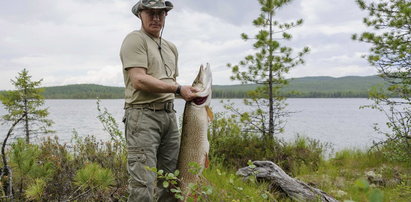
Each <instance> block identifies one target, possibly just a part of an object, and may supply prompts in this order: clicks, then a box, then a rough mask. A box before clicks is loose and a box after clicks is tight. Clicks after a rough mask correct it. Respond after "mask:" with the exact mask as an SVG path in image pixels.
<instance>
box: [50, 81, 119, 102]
mask: <svg viewBox="0 0 411 202" xmlns="http://www.w3.org/2000/svg"><path fill="white" fill-rule="evenodd" d="M44 97H46V99H96V98H97V97H98V98H100V99H117V98H123V97H124V88H123V87H112V86H102V85H96V84H73V85H66V86H53V87H45V88H44Z"/></svg>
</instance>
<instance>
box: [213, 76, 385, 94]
mask: <svg viewBox="0 0 411 202" xmlns="http://www.w3.org/2000/svg"><path fill="white" fill-rule="evenodd" d="M384 85H385V81H384V80H383V79H382V78H380V77H378V76H363V77H361V76H346V77H339V78H334V77H328V76H317V77H302V78H294V79H290V80H289V84H288V85H287V86H286V87H284V89H283V90H282V92H283V95H284V96H286V97H293V98H315V97H317V98H318V97H322V98H331V97H335V98H339V97H341V98H342V97H346V98H348V97H351V98H355V97H364V98H366V97H368V92H369V90H370V89H371V88H372V87H375V86H384ZM257 86H258V85H256V84H250V85H229V86H218V85H216V86H213V87H214V88H213V95H214V94H215V97H234V98H243V97H245V96H246V93H245V92H246V91H249V90H252V89H255V88H256V87H257Z"/></svg>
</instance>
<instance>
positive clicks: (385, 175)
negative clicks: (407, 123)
mask: <svg viewBox="0 0 411 202" xmlns="http://www.w3.org/2000/svg"><path fill="white" fill-rule="evenodd" d="M245 166H247V165H244V167H245ZM301 169H302V170H301V171H299V172H300V173H302V174H300V175H297V176H295V178H297V179H299V180H301V181H303V182H306V183H308V184H309V185H311V186H314V187H316V188H319V189H321V190H323V191H325V192H326V193H327V194H329V195H331V196H333V197H334V198H336V199H337V200H340V201H345V200H352V201H399V202H402V201H404V202H406V201H407V202H408V201H410V200H411V170H410V168H409V166H408V165H406V164H398V163H395V162H389V161H387V160H386V159H385V158H384V155H383V154H382V153H380V152H366V151H362V150H348V149H347V150H343V151H340V152H337V153H336V154H335V157H333V158H331V159H329V160H325V161H323V162H322V163H321V164H320V165H319V168H318V170H316V171H312V170H310V169H306V168H305V167H304V166H302V167H301ZM369 171H373V172H375V173H376V174H378V175H381V177H382V179H383V180H384V183H385V184H384V185H376V184H372V183H370V182H368V181H367V177H366V172H369ZM235 172H236V170H235V169H227V168H225V167H224V166H222V165H221V164H219V163H218V162H212V165H211V167H210V168H208V169H206V170H205V171H204V173H203V175H204V177H205V180H203V183H205V184H206V185H209V186H211V187H212V188H213V192H212V194H211V195H209V196H208V197H207V198H206V199H205V200H206V201H290V199H288V198H282V197H281V195H280V194H279V193H269V192H268V187H269V184H268V183H257V182H256V181H255V180H254V179H253V178H250V179H248V180H244V179H243V178H242V177H239V176H236V175H235ZM395 180H398V181H396V182H395Z"/></svg>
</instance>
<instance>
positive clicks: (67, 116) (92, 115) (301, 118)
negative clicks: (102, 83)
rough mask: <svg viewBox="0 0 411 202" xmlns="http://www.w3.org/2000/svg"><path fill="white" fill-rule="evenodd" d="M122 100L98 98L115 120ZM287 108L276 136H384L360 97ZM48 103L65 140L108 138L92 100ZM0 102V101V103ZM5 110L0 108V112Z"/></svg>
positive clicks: (348, 140)
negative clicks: (376, 129) (281, 129)
mask: <svg viewBox="0 0 411 202" xmlns="http://www.w3.org/2000/svg"><path fill="white" fill-rule="evenodd" d="M231 101H233V102H235V103H236V106H240V107H241V106H244V104H242V100H241V99H232V100H231ZM123 102H124V101H123V100H122V99H113V100H101V106H102V107H105V108H107V110H108V112H110V113H111V114H112V115H113V117H114V118H115V119H116V120H117V122H118V123H119V125H120V127H121V129H123V128H124V125H123V124H122V122H121V119H122V117H123ZM286 102H287V103H288V106H287V110H288V111H292V112H295V113H292V114H291V116H290V117H288V118H287V124H286V126H285V132H284V134H281V135H280V136H281V137H283V138H285V139H286V140H293V139H294V138H295V137H296V135H297V134H299V135H301V136H307V137H311V138H315V139H318V140H320V141H321V142H328V143H331V144H332V145H333V146H334V149H335V151H338V150H341V149H344V148H365V147H367V146H369V145H371V144H372V141H373V140H381V139H383V138H384V137H382V136H381V135H378V134H377V133H376V132H375V131H374V129H373V125H374V123H378V124H380V125H381V126H384V125H385V124H384V123H385V122H386V120H387V118H386V117H385V115H384V114H383V113H381V112H379V111H377V110H372V109H359V107H360V106H362V105H367V104H371V103H372V101H370V100H368V99H363V98H352V99H351V98H300V99H297V98H295V99H292V98H290V99H287V101H286ZM45 105H46V106H47V107H49V112H50V115H49V119H52V120H53V121H54V122H55V124H54V125H53V128H52V129H53V130H55V131H56V133H55V134H54V135H57V136H58V137H59V139H60V140H62V141H64V142H69V141H70V139H71V137H72V134H73V130H76V131H77V132H78V134H79V135H81V136H83V135H95V136H96V137H97V138H98V139H103V140H108V139H109V138H110V136H109V135H108V134H107V133H106V132H104V131H103V127H102V124H101V123H100V122H99V120H98V119H97V118H96V117H97V115H98V111H97V105H96V100H46V104H45ZM175 105H176V110H177V116H178V117H181V114H182V112H183V110H184V101H183V100H181V99H178V100H176V101H175ZM0 106H1V105H0ZM211 106H212V108H213V111H214V112H222V111H224V108H223V105H222V104H221V103H220V99H213V100H212V103H211ZM4 114H5V110H4V109H3V108H2V107H1V108H0V115H4ZM9 127H10V125H1V126H0V131H2V134H0V137H1V138H2V137H4V136H5V134H6V133H7V130H8V129H9Z"/></svg>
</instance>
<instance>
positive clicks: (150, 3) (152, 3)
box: [131, 0, 174, 17]
mask: <svg viewBox="0 0 411 202" xmlns="http://www.w3.org/2000/svg"><path fill="white" fill-rule="evenodd" d="M173 7H174V6H173V4H172V3H171V2H169V1H164V0H140V1H138V2H137V3H136V5H134V6H133V8H132V9H131V12H133V14H134V15H136V16H137V17H139V16H138V13H139V12H140V11H142V10H144V9H164V10H166V11H167V12H168V11H169V10H171V9H173Z"/></svg>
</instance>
